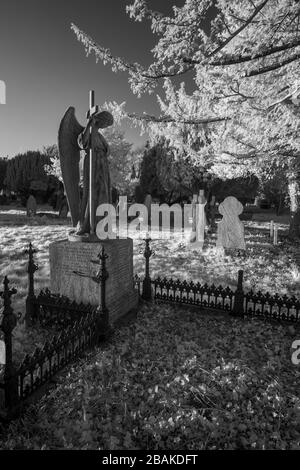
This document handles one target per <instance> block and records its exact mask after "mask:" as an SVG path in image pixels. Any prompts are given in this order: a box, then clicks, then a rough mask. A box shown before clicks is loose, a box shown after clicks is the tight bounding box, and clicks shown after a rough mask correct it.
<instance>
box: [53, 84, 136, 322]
mask: <svg viewBox="0 0 300 470" xmlns="http://www.w3.org/2000/svg"><path fill="white" fill-rule="evenodd" d="M74 113H75V109H74V107H73V106H70V107H69V108H68V110H67V111H66V113H65V114H64V117H63V119H62V120H61V123H60V128H59V137H58V147H59V152H60V162H61V169H62V177H63V182H64V188H65V191H66V195H67V199H68V203H69V209H70V213H71V218H72V224H73V227H74V228H73V229H72V231H71V232H70V233H69V238H68V240H60V241H56V242H54V243H51V244H50V246H49V255H50V278H51V279H50V286H51V291H52V292H53V293H54V294H60V295H63V296H66V297H67V298H69V299H70V300H71V301H75V302H76V303H79V304H80V303H83V304H91V305H93V306H95V307H96V306H100V305H103V303H102V300H103V299H102V296H103V294H104V292H103V291H102V290H101V289H102V283H101V276H102V274H103V273H102V272H101V270H100V265H99V259H100V258H99V256H101V252H102V248H103V249H104V252H105V257H107V259H106V271H107V274H108V278H107V280H105V304H106V308H107V309H108V317H109V318H108V321H109V323H115V322H116V321H117V320H118V319H119V318H120V317H122V316H124V315H125V314H126V313H128V312H129V311H131V310H135V308H136V307H137V303H138V293H137V291H136V289H135V287H134V279H133V241H132V239H130V238H126V239H116V238H108V239H105V240H101V239H100V238H99V237H98V232H97V219H96V216H98V214H97V212H98V208H99V207H100V206H101V204H111V202H112V201H111V179H110V175H109V165H108V154H109V145H108V143H107V142H106V140H105V138H104V136H103V135H102V134H101V133H100V129H104V128H106V127H109V126H111V125H112V123H113V116H112V115H111V114H110V113H109V112H108V111H101V112H100V111H99V108H98V106H97V105H95V94H94V91H93V90H91V91H90V93H89V110H88V112H87V114H86V117H87V122H86V125H85V126H81V125H80V124H79V123H78V121H77V119H76V117H75V114H74ZM76 143H77V144H76ZM81 150H84V154H85V155H84V166H83V190H82V193H81V195H80V191H79V174H80V172H79V161H80V158H79V157H80V151H81ZM89 170H90V171H89ZM120 199H121V200H120V204H122V201H124V198H120ZM125 199H126V198H125ZM123 203H124V204H125V202H123ZM120 209H121V207H120V205H119V213H120ZM99 270H100V271H99ZM98 274H99V275H98ZM99 276H100V277H99ZM102 281H103V277H102Z"/></svg>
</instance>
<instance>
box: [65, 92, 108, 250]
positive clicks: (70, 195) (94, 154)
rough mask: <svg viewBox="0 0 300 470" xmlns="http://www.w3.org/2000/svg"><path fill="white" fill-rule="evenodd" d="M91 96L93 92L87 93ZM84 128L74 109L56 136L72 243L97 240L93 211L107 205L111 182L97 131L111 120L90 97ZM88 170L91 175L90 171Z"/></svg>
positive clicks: (105, 151) (105, 147)
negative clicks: (81, 183) (81, 180)
mask: <svg viewBox="0 0 300 470" xmlns="http://www.w3.org/2000/svg"><path fill="white" fill-rule="evenodd" d="M90 93H93V92H90ZM87 119H88V122H87V125H86V127H82V126H81V125H80V124H79V122H78V121H77V119H76V117H75V109H74V107H72V106H71V107H69V108H68V109H67V111H66V112H65V114H64V116H63V118H62V120H61V123H60V126H59V132H58V149H59V157H60V165H61V172H62V177H63V182H64V186H65V191H66V195H67V199H68V203H69V208H70V212H71V217H72V223H73V227H76V229H75V230H73V231H72V232H71V233H70V235H71V238H70V237H69V238H70V239H73V238H72V236H74V239H76V240H87V241H92V239H93V238H94V239H95V238H97V237H96V234H95V220H96V210H97V207H98V206H99V205H100V204H104V203H111V182H110V175H109V166H108V155H109V146H108V144H107V142H106V140H105V138H104V137H103V135H102V134H100V132H99V129H104V128H105V127H108V126H111V125H112V124H113V116H112V115H111V114H110V113H109V112H108V111H102V112H99V111H98V107H97V106H93V94H92V99H91V95H90V110H89V111H88V113H87ZM81 150H84V152H85V156H84V162H83V191H82V194H81V192H80V186H79V183H80V171H79V162H80V151H81ZM90 168H91V171H90Z"/></svg>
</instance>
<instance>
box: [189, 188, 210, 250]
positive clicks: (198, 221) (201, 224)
mask: <svg viewBox="0 0 300 470" xmlns="http://www.w3.org/2000/svg"><path fill="white" fill-rule="evenodd" d="M206 202H207V201H206V198H205V196H204V190H203V189H200V191H199V195H197V194H194V195H193V201H192V220H193V222H192V232H191V236H190V242H191V243H193V248H200V249H202V248H203V244H204V238H205V227H206V225H207V219H206V214H205V205H206Z"/></svg>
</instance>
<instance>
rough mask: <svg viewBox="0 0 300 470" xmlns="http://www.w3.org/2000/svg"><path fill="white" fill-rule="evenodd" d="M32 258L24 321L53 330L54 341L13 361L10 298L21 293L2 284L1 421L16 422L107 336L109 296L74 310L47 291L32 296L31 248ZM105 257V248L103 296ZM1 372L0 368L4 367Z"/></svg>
mask: <svg viewBox="0 0 300 470" xmlns="http://www.w3.org/2000/svg"><path fill="white" fill-rule="evenodd" d="M26 253H27V254H28V255H29V263H28V279H29V288H28V296H27V299H26V314H25V320H26V324H27V325H40V326H42V327H50V328H51V331H53V333H54V334H53V336H52V338H51V339H50V340H48V341H46V342H45V344H44V346H43V347H42V348H36V349H35V351H34V352H33V353H32V354H31V355H26V356H25V358H24V359H23V361H22V362H21V364H18V365H17V364H15V362H14V360H13V344H12V341H13V331H14V329H15V327H16V325H17V321H18V316H17V315H16V314H15V313H14V312H13V309H12V306H11V297H12V296H13V295H14V294H16V293H17V290H16V289H14V288H12V289H10V288H9V280H8V278H7V277H5V278H4V282H3V286H4V288H3V291H2V292H0V297H2V298H3V311H2V322H1V326H0V328H1V330H2V332H3V339H4V341H3V340H1V341H3V342H2V344H4V348H5V354H4V356H5V361H4V364H3V366H2V367H3V370H2V375H1V369H0V419H2V420H9V419H11V418H13V417H15V416H17V415H18V414H19V412H20V410H21V409H22V408H23V406H24V404H26V403H28V402H30V401H33V400H34V399H35V398H37V397H38V396H40V395H41V394H43V391H44V390H45V389H46V388H47V385H49V384H50V382H51V379H53V377H54V376H55V375H56V374H57V373H58V372H59V371H61V370H62V369H63V368H64V367H65V366H66V365H68V364H70V363H71V362H73V361H74V360H76V359H77V358H79V357H80V356H82V354H83V353H84V352H85V351H88V350H89V349H91V348H93V347H94V346H96V345H98V344H99V342H100V340H101V339H103V338H105V337H106V336H107V334H108V333H109V321H108V310H107V308H106V305H105V295H104V296H101V299H100V302H99V305H98V306H97V307H95V306H91V305H84V304H76V303H75V302H72V301H70V300H69V299H68V298H66V297H63V296H60V295H55V294H52V293H51V292H50V291H49V290H48V289H46V290H44V291H41V292H40V293H39V295H37V296H35V293H34V272H35V271H36V270H37V269H38V267H37V265H36V264H35V263H34V260H33V255H34V253H35V250H33V248H32V245H31V243H30V245H29V249H28V250H26ZM106 257H107V255H106V254H105V253H104V248H102V252H101V253H100V254H99V256H98V258H99V265H100V269H99V272H98V276H97V278H95V279H96V281H97V282H99V284H101V291H102V292H105V282H106V279H107V272H106ZM0 368H1V365H0Z"/></svg>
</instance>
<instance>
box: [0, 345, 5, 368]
mask: <svg viewBox="0 0 300 470" xmlns="http://www.w3.org/2000/svg"><path fill="white" fill-rule="evenodd" d="M0 365H5V343H4V341H3V340H2V339H0Z"/></svg>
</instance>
